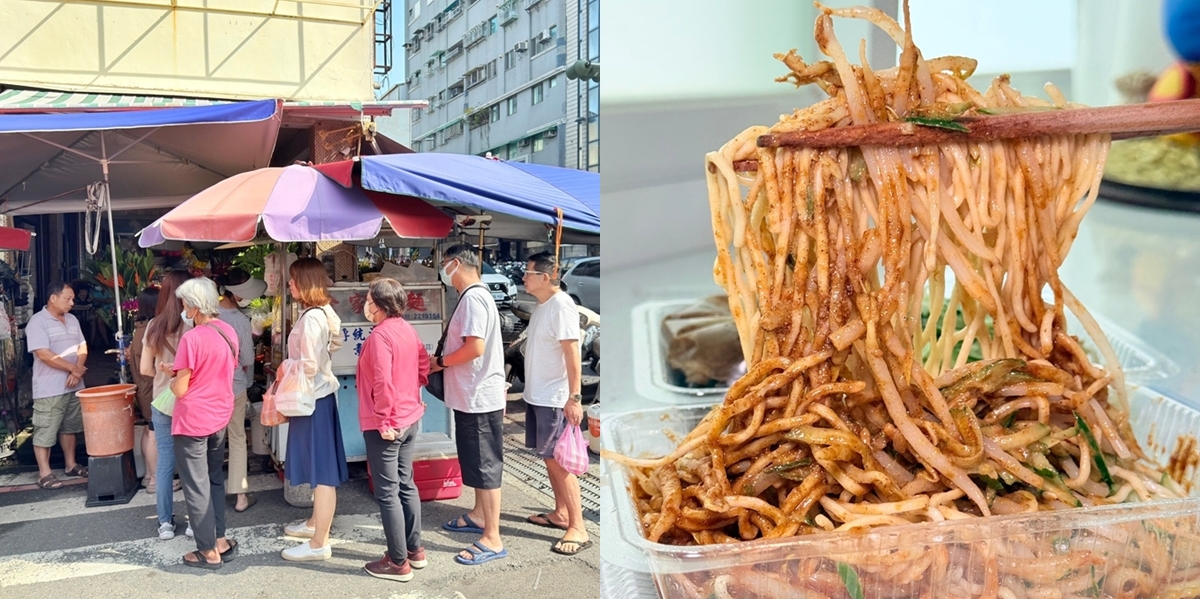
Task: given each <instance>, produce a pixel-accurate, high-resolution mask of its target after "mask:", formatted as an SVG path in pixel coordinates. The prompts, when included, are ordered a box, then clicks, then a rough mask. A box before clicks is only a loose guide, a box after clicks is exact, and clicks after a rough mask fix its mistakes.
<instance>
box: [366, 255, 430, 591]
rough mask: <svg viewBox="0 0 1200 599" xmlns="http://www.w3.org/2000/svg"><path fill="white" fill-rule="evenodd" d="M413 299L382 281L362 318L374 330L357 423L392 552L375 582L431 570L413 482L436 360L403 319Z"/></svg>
mask: <svg viewBox="0 0 1200 599" xmlns="http://www.w3.org/2000/svg"><path fill="white" fill-rule="evenodd" d="M406 299H407V296H406V294H405V291H404V287H402V286H401V285H400V283H399V282H397V281H396V280H395V279H378V280H376V281H375V282H373V283H371V287H370V288H369V289H368V290H367V301H366V303H365V304H363V315H364V316H366V317H367V319H369V320H370V321H371V322H373V323H375V328H374V330H372V331H371V334H370V336H368V337H367V340H366V342H364V343H363V348H362V352H361V353H360V354H359V357H358V424H359V427H360V428H362V431H363V438H364V439H365V440H366V443H367V463H368V464H370V466H371V478H372V482H373V483H374V486H375V501H377V502H378V503H379V509H380V512H381V515H382V520H383V534H384V537H386V538H387V552H386V553H384V554H383V558H382V559H380V560H379V561H375V562H371V563H369V564H367V565H366V570H367V573H368V574H370V575H371V576H374V577H376V578H386V579H389V580H398V581H400V582H408V581H409V580H412V578H413V573H412V569H413V568H423V567H425V565H426V564H427V562H426V560H425V549H424V548H423V547H421V499H420V497H419V496H418V494H417V485H416V483H415V482H413V447H414V444H415V443H416V439H417V429H418V426H417V423H418V421H420V420H421V416H422V415H423V414H424V413H425V404H424V402H422V401H421V387H423V386H424V385H425V383H426V378H427V377H428V375H429V354H428V353H426V351H425V345H424V344H422V343H421V340H420V339H419V338H417V331H416V329H414V328H413V326H412V325H411V324H409V323H408V322H407V321H405V320H404V318H403V315H404V307H405V303H406Z"/></svg>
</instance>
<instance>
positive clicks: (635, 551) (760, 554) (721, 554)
mask: <svg viewBox="0 0 1200 599" xmlns="http://www.w3.org/2000/svg"><path fill="white" fill-rule="evenodd" d="M1130 399H1131V404H1132V406H1133V407H1132V411H1131V424H1132V426H1133V430H1134V433H1135V435H1136V436H1137V438H1138V440H1139V442H1141V445H1142V448H1143V450H1144V451H1145V452H1146V453H1147V455H1149V456H1150V457H1151V458H1152V459H1153V460H1155V461H1158V462H1160V463H1162V464H1164V465H1165V463H1166V461H1167V459H1168V457H1169V456H1170V455H1171V452H1173V451H1174V450H1175V448H1176V444H1177V443H1178V442H1181V441H1182V440H1183V439H1185V438H1186V437H1187V436H1189V435H1195V434H1196V431H1197V430H1200V412H1197V411H1195V410H1193V409H1191V408H1189V407H1187V406H1184V405H1183V404H1181V403H1179V402H1176V401H1174V400H1172V399H1169V398H1165V397H1163V396H1161V395H1158V394H1156V393H1153V392H1151V391H1147V390H1145V389H1139V390H1137V391H1135V392H1133V393H1131V398H1130ZM707 411H708V407H701V406H685V407H662V408H656V409H647V410H640V411H636V412H629V413H625V414H619V415H612V416H610V417H609V418H608V419H607V420H608V421H607V422H606V423H605V424H606V426H605V428H604V430H603V440H604V446H605V447H606V448H608V449H613V450H616V451H618V452H620V453H623V454H626V455H633V456H659V455H665V454H666V453H668V452H670V451H672V450H673V449H674V448H675V446H676V443H677V440H678V439H680V438H682V437H683V436H684V435H685V434H686V433H687V432H688V431H690V430H691V429H692V428H693V427H694V426H695V425H696V423H698V422H699V421H700V419H701V418H702V417H703V416H704V414H705V413H706V412H707ZM668 431H669V432H668ZM607 466H608V468H607V470H608V472H607V474H606V475H607V477H608V478H609V480H608V481H607V482H608V483H609V484H608V490H609V492H610V493H611V495H610V497H611V500H612V503H613V508H614V512H615V514H606V515H607V516H609V517H613V518H614V520H615V523H614V525H615V527H616V528H617V532H618V535H619V537H620V539H619V544H620V546H621V547H622V549H623V550H624V551H626V552H629V554H628V555H625V556H622V557H623V558H624V559H621V560H620V561H622V562H625V567H627V568H631V567H633V566H632V565H631V564H636V563H638V559H637V558H640V563H643V564H645V565H646V566H647V569H648V570H649V571H650V573H651V574H652V576H653V578H654V581H655V584H656V585H657V587H658V590H659V592H660V593H661V594H662V596H664V597H670V598H675V597H697V598H698V599H704V598H705V597H707V596H709V593H711V592H712V590H711V584H712V583H713V582H714V581H717V579H719V578H722V577H724V578H723V580H721V581H720V583H721V584H723V583H727V582H730V581H734V580H736V581H737V584H736V586H737V588H738V589H739V593H738V594H735V595H732V596H735V597H743V596H747V597H749V596H753V597H796V598H799V599H804V598H806V597H807V598H818V597H848V596H851V595H850V594H849V593H847V592H846V590H845V588H844V586H843V584H839V583H840V580H839V576H838V573H837V572H838V568H839V567H846V566H847V565H851V564H853V567H854V568H856V569H857V568H864V567H866V568H870V567H877V566H873V565H870V564H872V563H880V562H884V563H887V564H888V566H890V567H895V568H904V567H907V566H908V565H909V564H911V563H913V562H912V561H906V560H920V559H925V558H926V556H929V555H933V556H941V557H940V558H938V559H943V560H945V561H944V562H941V564H942V565H941V567H938V568H928V569H926V570H924V574H923V575H922V576H920V577H918V578H917V580H916V581H915V582H913V583H912V584H910V585H907V586H903V587H890V586H889V587H888V588H869V587H868V588H864V589H863V595H862V596H863V597H866V598H870V597H897V598H903V599H909V598H911V599H916V598H917V597H958V596H966V597H975V596H984V593H983V590H982V588H960V587H957V586H955V587H953V588H951V587H950V586H949V584H948V583H946V582H945V580H944V576H943V575H944V574H947V573H955V571H956V570H964V571H968V572H980V571H982V569H985V568H989V567H998V568H1000V569H1001V571H1004V570H1005V569H1006V568H1007V569H1008V571H1011V570H1012V569H1013V568H1014V565H1013V564H1017V563H1025V564H1037V563H1038V560H1044V563H1052V560H1054V559H1055V556H1056V555H1060V554H1063V553H1064V552H1067V553H1068V554H1073V555H1077V553H1075V552H1081V551H1089V550H1090V551H1091V552H1092V553H1091V555H1090V557H1089V560H1090V563H1091V565H1092V566H1094V570H1091V571H1089V573H1088V575H1087V576H1086V578H1088V580H1087V582H1086V584H1084V588H1082V589H1080V588H1078V587H1079V586H1080V579H1079V578H1078V576H1076V577H1074V578H1070V577H1068V579H1067V582H1062V583H1061V584H1060V583H1058V582H1049V583H1046V582H1042V583H1040V584H1037V585H1029V586H1028V589H1029V590H1030V591H1031V594H1028V595H1027V596H1029V597H1034V596H1039V597H1041V596H1046V597H1050V596H1053V597H1060V596H1061V597H1090V596H1102V597H1109V596H1114V597H1116V596H1121V597H1157V596H1163V597H1167V596H1170V597H1193V596H1200V498H1197V497H1194V496H1193V497H1190V498H1186V499H1177V500H1160V501H1152V502H1137V503H1125V504H1119V505H1114V506H1102V507H1094V508H1079V509H1074V510H1068V511H1061V512H1040V513H1037V514H1028V515H1026V514H1021V515H1011V516H994V517H991V518H987V519H970V520H958V521H948V522H941V523H924V524H913V525H907V526H897V527H890V528H883V529H875V530H872V531H869V532H865V533H859V534H844V533H824V534H818V535H812V536H807V537H802V538H793V539H789V540H758V541H750V542H744V543H732V544H726V545H710V546H672V545H664V544H659V543H651V542H649V541H647V540H646V539H645V538H644V536H643V533H642V531H641V527H640V525H639V524H638V522H637V519H636V512H635V508H634V505H633V502H632V500H631V498H630V497H629V494H628V492H627V491H626V489H628V487H629V481H628V479H627V474H626V471H625V469H624V468H622V467H618V466H615V465H613V464H611V463H609V464H607ZM1182 478H1183V479H1184V480H1182V481H1180V482H1181V483H1183V484H1185V485H1187V486H1188V488H1191V486H1192V485H1194V484H1195V483H1196V482H1197V478H1198V476H1197V471H1196V468H1195V467H1194V466H1192V467H1189V468H1188V469H1187V470H1186V473H1185V475H1184V476H1183V477H1182ZM609 521H611V520H609ZM1147 534H1155V535H1159V538H1163V539H1167V540H1168V541H1169V542H1167V543H1165V544H1164V545H1163V546H1164V547H1166V548H1167V549H1166V550H1165V551H1161V550H1160V551H1158V552H1155V551H1148V550H1143V549H1142V547H1141V546H1139V544H1138V543H1139V540H1144V539H1146V538H1147V537H1146V535H1147ZM904 556H907V557H904ZM984 556H1016V557H1019V558H1022V559H1020V560H1014V559H1009V558H1008V557H1005V558H1004V559H1005V560H1007V562H1008V563H1007V564H1006V565H1003V566H1000V565H997V562H996V561H993V560H992V558H990V557H984ZM889 560H890V561H889ZM1022 560H1023V561H1022ZM897 562H898V563H899V565H897ZM864 564H866V565H864ZM813 572H816V574H813ZM1093 572H1094V574H1093ZM802 573H803V574H802ZM1063 574H1066V572H1064V573H1063ZM1139 577H1141V578H1139ZM1173 577H1174V578H1173ZM1126 578H1132V579H1137V580H1141V582H1142V584H1141V586H1138V585H1134V584H1133V583H1130V585H1131V586H1128V587H1127V586H1125V583H1123V582H1120V581H1123V580H1125V579H1126ZM1179 579H1183V580H1189V581H1191V586H1190V587H1188V589H1189V590H1184V591H1181V592H1178V593H1173V592H1171V591H1172V590H1178V589H1173V588H1172V587H1171V585H1173V584H1174V585H1176V586H1179V584H1178V583H1179ZM814 580H817V581H823V584H824V585H825V587H824V589H823V590H822V591H814V590H811V586H815V587H817V588H820V587H821V584H814V583H813V582H812V581H814ZM863 580H866V577H864V578H863ZM806 584H808V585H811V586H810V587H808V588H806V586H805V585H806ZM1071 585H1074V586H1075V587H1076V588H1062V587H1064V586H1071ZM1114 585H1119V586H1120V588H1111V587H1113V586H1114ZM1034 589H1036V590H1037V593H1032V591H1033V590H1034ZM1064 591H1066V592H1064ZM1120 591H1127V592H1126V593H1121V592H1120ZM1001 596H1004V595H1001Z"/></svg>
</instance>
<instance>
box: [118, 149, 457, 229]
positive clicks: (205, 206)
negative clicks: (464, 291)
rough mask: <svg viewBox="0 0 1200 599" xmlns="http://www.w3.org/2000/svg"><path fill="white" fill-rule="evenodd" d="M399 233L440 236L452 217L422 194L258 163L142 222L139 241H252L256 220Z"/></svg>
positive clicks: (268, 225) (270, 225) (267, 224)
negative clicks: (372, 188) (373, 188)
mask: <svg viewBox="0 0 1200 599" xmlns="http://www.w3.org/2000/svg"><path fill="white" fill-rule="evenodd" d="M385 221H386V222H387V224H388V225H390V227H391V229H392V231H393V232H394V233H395V234H396V235H397V236H399V237H405V238H419V239H440V238H442V237H445V236H446V235H448V234H449V233H450V229H451V228H452V227H453V225H454V220H453V219H452V218H450V217H449V216H447V215H446V214H444V213H443V212H442V211H441V210H439V209H437V208H434V207H433V206H431V205H429V204H428V203H426V202H425V201H423V200H420V199H418V198H412V197H402V196H396V195H389V194H380V193H375V192H370V193H368V192H364V191H363V189H362V188H361V187H358V186H354V187H343V186H342V185H338V184H337V183H335V182H334V181H332V180H331V179H329V178H328V177H326V176H325V175H322V174H321V173H320V172H318V171H317V170H316V169H313V168H311V167H307V166H299V165H294V166H286V167H272V168H260V169H257V170H253V171H249V172H245V173H241V174H239V175H234V176H232V177H230V178H228V179H225V180H224V181H221V182H220V183H217V184H216V185H213V186H212V187H209V188H208V189H205V190H204V191H201V192H200V193H198V194H196V195H194V196H192V197H191V198H190V199H188V200H187V201H185V202H183V203H182V204H180V205H179V206H177V207H176V208H174V209H173V210H171V211H170V212H168V213H167V214H165V215H164V216H163V217H162V218H160V219H158V220H157V221H155V222H154V223H153V224H151V225H150V226H148V227H146V228H145V229H143V230H142V233H141V236H140V238H139V240H138V244H139V245H141V246H142V247H154V246H157V245H160V244H162V243H163V242H164V241H166V240H178V241H202V242H216V243H234V242H248V241H252V240H254V239H255V238H257V237H258V236H259V224H260V223H261V224H262V227H263V230H264V231H265V232H266V234H267V236H268V237H270V238H271V239H273V240H275V241H285V242H290V241H352V240H363V239H372V238H375V237H377V236H378V235H379V234H380V232H381V230H382V229H383V224H384V222H385Z"/></svg>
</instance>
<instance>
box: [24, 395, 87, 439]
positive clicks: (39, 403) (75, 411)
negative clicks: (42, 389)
mask: <svg viewBox="0 0 1200 599" xmlns="http://www.w3.org/2000/svg"><path fill="white" fill-rule="evenodd" d="M82 432H83V412H81V411H80V409H79V398H77V397H75V394H74V393H64V394H62V395H55V396H53V397H43V398H41V399H35V400H33V446H34V447H54V446H55V444H57V443H58V435H59V434H60V433H62V434H70V433H82Z"/></svg>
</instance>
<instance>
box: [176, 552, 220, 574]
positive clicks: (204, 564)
mask: <svg viewBox="0 0 1200 599" xmlns="http://www.w3.org/2000/svg"><path fill="white" fill-rule="evenodd" d="M187 555H190V556H192V557H194V558H196V561H194V562H192V561H188V558H187ZM187 555H185V556H183V565H185V566H188V567H191V568H203V569H205V570H217V569H220V567H221V566H223V565H225V562H223V561H220V562H217V563H215V564H210V563H208V560H207V559H205V557H204V554H203V553H200V552H199V551H193V552H191V553H189V554H187Z"/></svg>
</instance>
